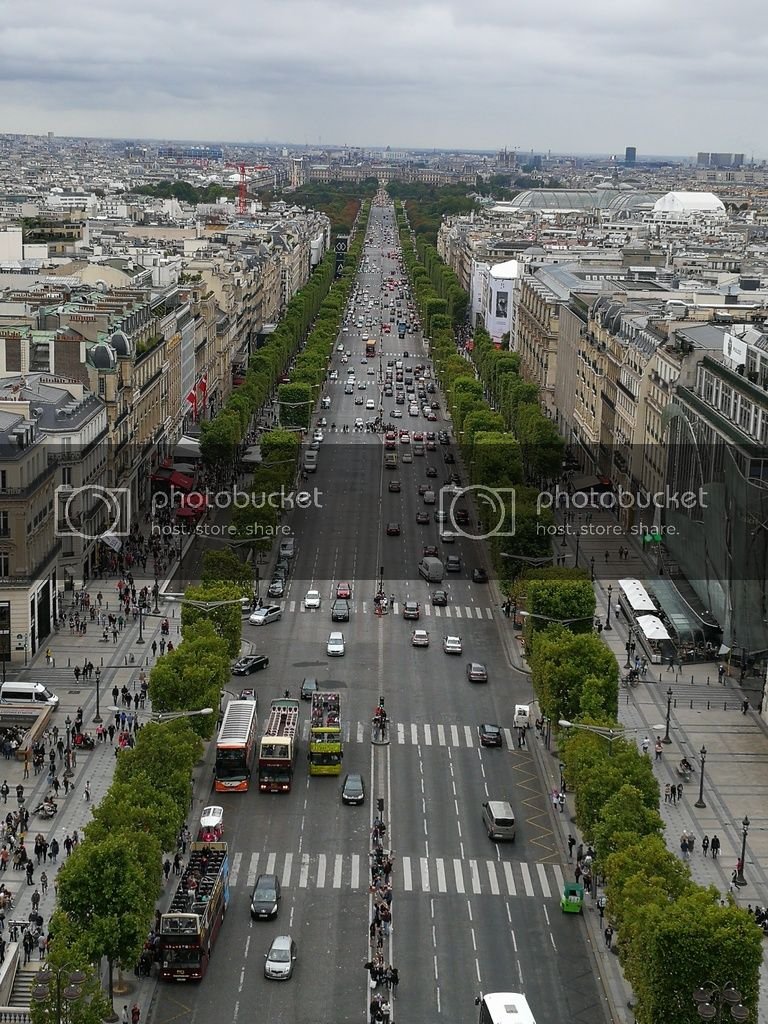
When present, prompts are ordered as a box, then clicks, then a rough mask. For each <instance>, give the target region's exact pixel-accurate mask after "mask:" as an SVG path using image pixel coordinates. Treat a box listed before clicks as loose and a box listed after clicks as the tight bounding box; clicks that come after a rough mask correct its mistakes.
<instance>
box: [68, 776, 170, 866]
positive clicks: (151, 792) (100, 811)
mask: <svg viewBox="0 0 768 1024" xmlns="http://www.w3.org/2000/svg"><path fill="white" fill-rule="evenodd" d="M183 824H184V813H183V810H182V809H181V808H179V806H178V805H177V804H176V803H175V802H174V801H173V799H172V798H171V797H170V796H169V795H168V794H167V793H159V792H158V791H157V790H156V789H155V787H154V786H153V785H152V784H151V783H150V781H149V779H148V778H147V776H146V775H144V776H143V777H141V778H138V779H134V780H133V782H132V784H131V785H130V786H128V785H126V784H125V783H124V782H113V783H112V785H111V786H110V787H109V789H108V790H107V793H106V795H105V796H104V797H103V799H102V800H101V801H100V802H99V803H98V804H95V805H94V807H93V821H91V822H89V823H88V825H87V826H86V829H85V835H86V839H87V840H88V841H89V842H90V841H91V840H93V841H94V842H99V841H101V840H102V839H105V838H106V837H107V836H108V835H110V834H113V833H117V832H120V831H123V832H127V833H129V834H133V835H141V834H143V833H147V832H148V833H149V834H150V835H153V836H154V837H155V838H156V839H157V841H158V843H159V844H160V849H161V850H172V849H173V848H174V845H175V843H176V836H177V835H178V834H179V829H180V828H181V826H182V825H183Z"/></svg>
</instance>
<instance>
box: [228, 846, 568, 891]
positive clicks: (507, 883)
mask: <svg viewBox="0 0 768 1024" xmlns="http://www.w3.org/2000/svg"><path fill="white" fill-rule="evenodd" d="M297 856H298V857H299V860H298V864H299V871H298V877H296V876H294V873H293V865H294V854H293V853H274V852H273V853H261V854H260V853H234V854H233V855H232V860H231V867H230V877H229V884H230V887H232V888H235V887H237V885H238V883H239V884H240V885H247V888H248V890H249V891H250V889H251V888H252V887H253V885H254V883H255V881H256V879H257V878H258V876H259V874H260V872H261V871H263V872H265V873H266V874H277V876H278V877H279V878H280V881H281V884H282V886H283V888H286V889H287V888H289V887H290V886H291V883H292V882H293V884H294V885H296V886H297V887H298V888H300V889H326V888H332V889H335V890H340V889H342V888H346V887H347V872H349V888H351V889H352V890H355V891H359V889H360V886H361V884H362V886H363V888H364V889H367V887H368V881H367V872H365V871H364V872H363V874H364V875H365V876H366V877H361V859H362V858H361V857H360V855H358V854H352V855H351V857H348V856H345V855H344V854H340V853H336V854H325V853H320V854H317V855H311V854H307V853H305V854H301V855H297ZM315 862H316V864H317V871H316V872H315V871H314V867H313V865H314V864H315ZM451 864H452V865H453V870H452V871H451ZM483 864H484V865H485V866H484V867H483V866H482V865H483ZM400 865H401V869H402V888H403V889H404V890H405V891H406V892H413V891H420V892H424V893H429V892H437V893H447V892H455V893H457V894H459V895H463V894H464V893H466V892H467V891H470V892H472V893H474V894H475V895H483V894H484V895H486V896H487V895H492V896H505V895H510V896H518V895H519V896H523V895H525V896H536V895H539V896H541V897H543V898H544V899H551V898H552V897H553V895H554V896H556V895H557V894H558V893H560V892H562V890H563V885H564V875H563V869H562V867H561V866H560V865H559V864H544V863H539V862H535V863H527V862H517V861H494V860H485V861H480V860H462V859H460V858H458V857H456V858H453V859H452V860H451V859H445V858H443V857H432V858H429V857H410V856H403V857H401V858H400ZM281 867H282V871H281ZM465 868H466V870H467V871H468V872H469V876H468V880H467V878H466V877H465V873H464V872H465ZM516 876H517V877H519V878H521V879H522V881H521V884H520V885H519V887H518V885H517V884H516V881H515V878H516Z"/></svg>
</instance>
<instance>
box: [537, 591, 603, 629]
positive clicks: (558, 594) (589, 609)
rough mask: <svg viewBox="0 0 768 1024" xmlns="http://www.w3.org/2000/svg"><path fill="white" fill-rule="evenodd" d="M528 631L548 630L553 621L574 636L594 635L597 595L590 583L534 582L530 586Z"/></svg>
mask: <svg viewBox="0 0 768 1024" xmlns="http://www.w3.org/2000/svg"><path fill="white" fill-rule="evenodd" d="M526 594H527V599H528V612H529V615H530V619H529V623H528V628H529V630H530V632H531V633H533V632H535V631H536V630H539V629H547V628H548V627H549V622H550V621H555V622H559V623H561V624H562V625H564V626H567V627H568V629H569V630H570V631H571V633H591V632H592V630H593V628H594V622H595V592H594V589H593V587H592V584H591V583H590V581H589V580H530V581H529V582H528V583H527V585H526Z"/></svg>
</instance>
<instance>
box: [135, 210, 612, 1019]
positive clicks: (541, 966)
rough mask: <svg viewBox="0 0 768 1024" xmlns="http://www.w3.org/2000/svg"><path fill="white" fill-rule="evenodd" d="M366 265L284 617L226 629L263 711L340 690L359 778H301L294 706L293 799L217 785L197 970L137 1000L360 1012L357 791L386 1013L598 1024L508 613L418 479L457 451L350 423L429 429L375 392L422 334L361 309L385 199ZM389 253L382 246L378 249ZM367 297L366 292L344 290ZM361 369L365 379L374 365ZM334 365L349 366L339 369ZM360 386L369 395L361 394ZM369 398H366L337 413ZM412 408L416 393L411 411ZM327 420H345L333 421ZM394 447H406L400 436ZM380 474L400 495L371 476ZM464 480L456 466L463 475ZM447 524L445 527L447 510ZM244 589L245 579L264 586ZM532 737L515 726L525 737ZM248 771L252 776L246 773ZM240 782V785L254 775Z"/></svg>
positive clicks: (442, 467) (415, 351)
mask: <svg viewBox="0 0 768 1024" xmlns="http://www.w3.org/2000/svg"><path fill="white" fill-rule="evenodd" d="M367 243H368V244H367V245H366V249H365V257H364V260H363V263H362V266H361V268H360V271H359V274H358V279H357V281H358V284H357V288H358V291H357V299H356V303H355V314H354V316H349V318H348V329H347V330H346V331H344V332H343V333H341V334H340V336H339V343H340V344H341V345H342V346H343V348H344V350H345V352H346V350H347V349H348V350H349V351H350V352H351V355H350V356H349V358H348V361H345V362H342V359H346V356H345V355H344V353H342V352H339V351H334V356H333V360H332V364H331V367H330V369H332V370H336V371H337V373H338V379H337V380H329V382H328V384H327V385H326V390H325V392H324V393H325V394H327V395H328V396H330V398H331V400H332V404H331V407H330V408H329V409H322V410H319V411H318V413H317V414H316V416H315V419H317V416H319V415H323V416H325V417H326V418H327V421H328V426H327V427H326V429H325V430H324V434H325V437H324V440H323V442H322V443H321V445H320V449H319V457H318V470H317V472H316V473H315V474H313V475H311V476H310V477H309V480H308V482H307V484H306V485H304V486H306V487H307V488H308V489H309V490H312V488H315V487H316V488H317V501H316V503H315V506H314V507H311V508H308V509H305V510H301V511H296V512H294V513H293V514H292V515H291V516H290V517H289V518H288V522H289V523H290V524H291V526H292V527H293V529H294V531H295V533H296V536H297V549H296V557H295V559H294V567H293V570H292V573H291V578H290V583H289V586H288V588H287V590H286V593H285V595H284V597H283V598H282V599H281V600H279V601H277V602H276V603H278V604H280V605H281V606H282V608H283V615H282V619H281V620H280V621H278V622H274V623H270V624H268V625H265V626H262V627H254V626H251V625H249V624H248V623H247V621H246V622H245V624H244V635H245V636H246V638H247V639H249V640H251V641H252V642H253V643H254V644H255V649H256V650H257V651H258V652H263V653H265V654H267V655H268V656H269V659H270V664H269V668H268V669H267V670H266V671H265V672H261V673H258V674H257V675H254V676H252V677H250V679H249V680H244V681H242V682H238V681H236V680H234V679H233V681H232V689H233V690H237V689H239V688H240V686H246V685H252V686H256V687H257V688H258V693H259V708H260V715H261V719H262V721H263V720H264V719H265V717H266V714H265V712H266V709H267V708H268V706H269V701H270V700H271V699H272V698H274V697H278V696H282V695H283V692H284V691H285V690H286V689H287V690H290V691H291V693H292V694H293V695H298V692H299V687H300V685H301V681H302V679H303V678H304V677H307V676H314V677H316V678H317V679H318V681H319V684H320V686H321V688H323V689H334V690H338V691H340V692H341V694H342V702H343V704H342V717H343V719H344V727H345V739H346V742H345V752H344V771H345V772H347V771H348V772H361V773H362V774H363V775H364V777H365V779H366V784H367V790H368V792H367V799H366V803H365V805H364V806H363V807H348V806H344V805H343V804H342V803H341V800H340V790H341V783H342V780H343V774H344V773H343V772H342V776H341V778H334V777H314V778H311V779H310V778H309V776H308V773H307V767H306V750H307V739H306V737H307V728H308V723H307V712H308V705H306V704H305V705H303V708H302V711H303V721H302V737H303V738H302V744H301V747H300V750H299V758H298V761H297V769H296V775H295V779H294V786H293V789H292V791H291V793H290V794H288V795H282V796H277V795H275V796H268V795H262V794H260V793H259V792H258V787H257V786H256V785H253V786H252V787H251V789H250V791H249V792H248V793H245V794H232V795H230V796H224V797H223V798H220V799H221V802H222V803H223V804H224V814H225V818H224V820H225V827H226V836H225V838H226V840H227V842H228V843H229V848H230V859H231V864H232V870H231V902H230V906H229V910H228V912H227V916H226V919H225V921H224V924H223V926H222V930H221V933H220V935H219V939H218V942H217V944H216V946H215V948H214V951H213V955H212V958H211V966H210V968H209V971H208V973H207V975H206V977H205V978H204V979H203V980H202V982H200V983H199V984H195V983H187V984H173V983H161V984H160V986H159V989H158V994H157V998H156V1001H155V1004H154V1011H153V1021H154V1022H155V1024H170V1022H171V1021H174V1022H178V1024H188V1022H189V1024H192V1022H198V1024H202V1022H209V1021H211V1022H212V1021H227V1022H230V1021H231V1022H233V1024H237V1022H238V1021H243V1022H245V1021H248V1022H251V1021H257V1022H262V1021H263V1022H269V1024H326V1022H327V1024H331V1022H333V1024H344V1022H356V1024H359V1022H360V1021H364V1020H367V1013H368V1003H369V1001H370V996H371V992H370V989H369V987H368V974H367V973H366V971H365V970H364V969H363V962H364V961H365V960H367V959H368V956H369V944H368V942H369V939H368V925H369V922H370V914H371V896H370V894H369V891H368V886H369V882H370V870H369V861H368V854H369V851H370V826H371V821H372V818H373V817H374V816H375V814H376V801H377V799H378V798H381V799H383V801H384V818H385V821H386V823H387V827H388V837H387V844H386V845H389V846H391V847H392V848H393V849H394V850H395V868H394V872H393V876H392V877H393V886H394V899H393V903H392V911H393V913H392V921H393V929H392V933H391V935H390V937H389V939H387V940H386V942H385V947H384V955H385V959H386V960H387V962H390V963H392V964H394V965H395V966H397V968H398V969H399V972H400V979H401V983H400V986H399V990H398V993H397V998H396V1000H395V1001H394V1004H393V1014H392V1018H393V1020H394V1021H395V1022H396V1024H427V1022H429V1024H436V1022H438V1021H445V1022H447V1024H464V1022H471V1021H474V1020H476V1019H477V1010H476V1008H475V1006H474V997H475V996H476V995H477V994H478V993H480V992H491V991H522V992H524V993H525V994H526V996H527V998H528V1001H529V1003H530V1005H531V1008H532V1010H533V1013H534V1015H535V1016H536V1019H537V1020H538V1021H539V1024H542V1022H544V1024H550V1022H558V1024H561V1022H562V1024H565V1022H569V1024H573V1022H579V1021H583V1022H584V1024H587V1022H589V1024H595V1022H596V1021H600V1020H601V1019H603V1010H602V999H601V992H600V987H599V982H598V980H597V978H596V976H595V969H594V960H593V957H592V955H591V953H590V951H589V948H588V946H587V940H586V931H585V927H584V923H583V921H582V919H581V918H580V917H578V916H575V915H570V914H567V915H566V914H562V913H561V911H560V907H559V897H560V892H561V889H562V883H563V880H564V878H567V877H568V876H569V868H568V866H567V864H566V863H564V858H563V850H562V847H561V844H560V843H559V842H558V841H557V840H556V837H555V833H554V822H553V818H552V814H553V810H552V807H551V800H550V797H549V794H548V793H547V792H546V790H545V789H544V787H543V785H542V782H541V780H540V778H539V776H538V774H537V771H536V767H535V760H534V757H533V755H532V753H530V752H529V751H528V750H525V749H523V750H518V749H516V746H515V740H514V728H513V713H514V705H515V702H516V701H519V702H525V703H527V702H528V701H529V700H530V699H531V694H530V684H529V682H528V681H527V679H526V678H525V677H524V676H522V675H520V674H518V673H516V671H515V670H514V669H513V668H512V667H511V666H510V664H509V662H508V660H507V658H506V655H505V653H504V647H503V645H502V643H501V641H500V631H502V630H505V629H509V620H507V619H505V618H504V617H503V616H502V615H501V612H500V608H499V607H498V604H495V603H494V599H493V596H492V595H493V593H494V590H495V588H493V587H492V586H491V585H489V584H487V583H474V582H472V569H473V568H474V567H476V566H485V567H486V568H487V565H486V561H485V559H486V555H485V552H484V549H483V545H482V544H481V543H479V542H476V541H473V540H470V539H467V538H459V539H458V540H457V541H456V542H454V543H451V544H450V545H444V544H442V543H441V541H440V537H439V529H440V527H439V525H438V523H437V522H436V521H435V516H434V511H435V509H436V508H437V507H438V506H431V507H429V508H427V507H426V506H425V505H424V504H423V498H422V496H420V494H419V491H418V488H419V485H420V484H423V483H426V482H427V477H426V468H427V466H429V465H433V466H435V468H436V469H437V476H436V478H433V479H431V480H430V483H436V484H437V486H438V487H439V486H441V485H442V484H444V482H445V479H446V476H447V475H448V474H449V473H450V472H453V471H456V472H457V473H458V474H459V475H460V476H461V477H464V475H465V474H464V470H463V468H462V467H461V466H460V465H456V466H451V467H450V468H449V467H448V466H447V464H446V462H445V461H444V459H445V454H446V452H447V451H452V452H453V451H455V446H454V445H453V444H452V445H451V446H450V447H447V446H444V445H440V444H438V445H436V449H435V450H434V451H427V452H426V453H425V455H423V456H414V457H413V458H412V461H410V462H408V461H405V462H403V461H402V455H403V454H404V452H405V449H406V448H407V447H408V446H406V445H402V444H400V445H399V446H398V456H399V457H400V461H399V464H398V467H397V469H396V470H391V469H385V468H384V447H383V443H382V435H381V434H378V433H369V432H366V431H359V430H358V431H354V430H353V429H352V426H353V424H354V421H355V419H356V418H357V417H361V418H362V419H363V420H364V421H365V420H367V419H368V418H371V417H373V416H375V415H378V412H379V409H380V408H381V409H382V411H383V418H384V421H385V422H388V421H390V419H391V413H392V410H394V409H395V408H398V409H401V410H403V413H404V415H403V418H402V419H398V420H397V421H395V422H396V425H397V427H398V428H402V429H409V430H411V431H413V430H421V431H426V430H427V429H434V430H440V429H446V430H448V431H450V422H449V421H446V419H445V417H444V399H443V397H442V396H440V395H439V394H437V395H432V394H430V395H429V396H428V397H429V398H430V400H431V399H433V398H436V399H437V400H438V401H439V402H440V405H441V408H440V410H439V411H438V412H437V422H427V420H426V419H425V417H424V415H423V414H422V413H421V410H420V413H419V415H418V416H417V417H410V416H409V415H408V406H407V405H405V406H397V407H396V405H395V399H394V398H385V397H384V396H383V387H382V385H383V381H384V374H385V372H386V368H387V363H388V362H389V361H390V360H397V359H403V358H404V357H403V353H404V351H405V350H408V352H409V356H408V358H407V359H405V362H406V363H408V364H410V366H411V367H414V366H416V365H417V364H423V365H424V366H425V367H429V359H428V355H427V351H426V348H425V343H424V341H423V338H422V336H421V334H420V333H418V332H416V333H413V334H408V335H406V337H405V338H404V339H403V340H398V336H397V329H396V323H397V320H399V319H401V317H400V316H399V315H398V316H396V320H395V323H393V324H392V332H391V333H389V334H386V333H385V334H382V333H381V331H380V329H379V325H380V323H381V321H384V322H389V309H388V308H383V307H382V306H381V305H374V306H373V307H370V306H369V303H370V302H371V301H375V302H378V303H381V302H382V301H386V302H388V303H394V302H395V301H396V298H397V292H398V291H399V290H403V291H404V299H403V301H402V308H403V310H407V308H408V302H409V297H408V296H409V293H408V291H407V289H400V288H396V289H395V290H394V291H390V290H389V288H388V287H387V291H386V294H385V295H382V281H383V279H388V278H389V275H390V274H391V273H392V272H394V274H395V277H396V279H398V280H400V279H402V278H404V276H405V275H404V271H403V270H402V268H401V266H400V264H399V261H398V258H397V255H396V250H397V249H398V243H397V236H396V230H395V222H394V210H393V208H392V207H391V206H388V205H374V206H373V208H372V213H371V218H370V222H369V225H368V236H367ZM390 253H391V254H393V256H392V257H390V256H389V255H388V254H390ZM365 289H367V290H368V292H369V295H368V296H365V297H363V291H364V290H365ZM359 315H361V316H362V318H363V321H365V319H366V317H367V316H369V315H370V316H371V319H372V321H373V327H372V328H371V329H369V333H370V334H371V336H372V337H376V338H379V337H380V338H381V343H380V345H379V351H378V352H377V357H376V358H375V359H374V360H371V361H370V362H368V363H363V362H361V359H362V357H363V355H364V343H363V341H362V339H361V334H362V331H363V330H365V329H366V328H365V327H364V328H363V329H358V327H357V326H356V324H357V321H358V316H359ZM350 368H354V370H355V379H356V384H355V390H354V394H345V389H344V381H345V379H346V378H347V376H348V374H347V371H348V369H350ZM371 371H372V372H371ZM349 376H351V375H349ZM361 381H365V383H366V388H365V390H362V389H361V388H359V387H358V384H359V382H361ZM359 395H362V397H363V399H364V400H366V401H367V400H368V399H369V398H372V399H373V400H374V403H375V412H372V411H371V410H370V409H366V407H365V405H362V406H361V405H359V404H358V405H356V404H355V398H356V397H357V396H359ZM419 405H420V406H421V403H419ZM331 423H335V425H336V427H337V428H340V427H341V426H342V425H344V424H348V425H349V427H350V431H349V433H341V432H340V431H339V430H337V431H335V432H333V431H331V429H330V425H331ZM410 447H411V448H412V447H413V446H412V445H411V446H410ZM392 479H397V480H399V481H400V484H401V488H400V491H399V492H393V491H390V490H389V482H390V481H391V480H392ZM464 482H465V480H464V479H462V483H464ZM425 509H426V510H427V511H429V513H430V517H429V522H428V523H427V524H424V525H420V524H417V521H416V513H417V512H418V511H422V510H425ZM393 522H398V523H399V524H400V528H401V532H400V535H399V536H387V534H386V526H387V524H388V523H393ZM446 525H449V524H446ZM425 544H434V545H437V546H438V549H439V552H440V557H441V558H443V559H444V558H445V556H446V555H448V554H456V555H459V556H460V558H461V562H462V566H461V571H460V572H458V573H450V574H448V575H447V576H446V579H445V582H444V584H442V586H444V587H445V589H446V590H447V591H448V593H449V603H448V605H447V607H438V608H436V607H432V605H431V603H430V593H431V590H433V589H435V587H434V586H432V587H430V585H428V584H427V583H426V582H425V581H424V580H422V579H421V578H420V577H419V574H418V571H417V566H418V563H419V560H420V558H421V556H422V549H423V547H424V545H425ZM382 570H383V586H384V590H385V591H386V593H387V595H388V596H389V595H394V598H395V604H394V607H393V608H392V609H390V612H389V613H388V614H386V615H382V616H377V615H375V614H374V610H375V609H374V603H373V598H374V595H375V593H376V591H377V589H378V579H379V574H380V572H381V571H382ZM339 582H349V583H350V584H351V586H352V600H351V602H350V607H351V618H350V621H349V622H346V623H341V624H335V623H332V622H331V604H332V598H333V597H334V596H335V593H336V587H337V584H338V583H339ZM264 586H265V585H264V584H262V588H264ZM310 588H316V589H318V590H320V592H321V594H322V604H321V607H320V609H319V610H313V611H307V610H305V609H304V606H303V598H304V596H305V594H306V591H307V590H308V589H310ZM405 600H416V601H419V602H420V603H421V619H420V621H419V622H409V621H405V620H404V619H403V617H402V604H403V602H404V601H405ZM414 627H419V628H423V629H426V630H428V632H429V634H430V645H429V647H428V648H415V647H412V646H411V632H412V629H413V628H414ZM332 629H334V630H335V629H339V630H341V631H343V633H344V637H345V641H346V653H345V655H344V656H343V657H338V658H331V657H328V656H327V654H326V642H327V639H328V634H329V632H330V631H331V630H332ZM446 634H450V635H456V636H460V637H461V639H462V643H463V654H462V655H461V656H459V657H456V656H450V655H447V654H445V653H443V646H442V638H443V636H444V635H446ZM469 660H476V661H480V662H482V663H483V664H485V666H486V667H487V670H488V677H489V678H488V683H487V684H482V683H470V682H469V681H468V680H467V675H466V664H467V662H468V661H469ZM380 696H383V697H384V699H385V704H386V709H387V712H388V714H389V716H390V721H391V723H392V726H391V742H390V744H389V745H387V746H378V745H372V744H371V715H372V713H373V710H374V708H375V706H376V705H377V703H378V700H379V697H380ZM482 722H491V723H497V724H498V725H500V726H501V727H502V730H503V737H504V743H503V746H502V747H501V748H482V747H481V746H480V744H479V740H478V731H477V726H478V724H479V723H482ZM534 742H536V741H535V740H534V738H533V730H531V732H530V733H529V744H533V743H534ZM254 776H255V771H254ZM254 783H255V778H254ZM488 799H504V800H509V801H510V803H511V804H512V807H513V808H514V810H515V813H516V815H517V823H518V824H517V839H516V841H515V842H514V843H508V844H495V843H493V842H491V841H490V840H489V839H488V836H487V834H486V832H485V829H484V827H483V823H482V821H481V805H482V803H483V801H485V800H488ZM264 871H267V872H272V871H274V872H276V873H277V874H278V875H279V876H280V877H281V878H282V883H283V887H284V888H283V899H282V905H281V907H280V912H279V916H278V917H277V919H276V920H273V921H270V922H261V921H258V922H252V921H251V918H250V914H249V896H250V892H251V889H252V887H253V883H254V882H255V879H256V877H257V875H258V874H259V873H261V872H264ZM285 933H290V934H291V935H292V936H293V938H294V939H295V941H296V943H297V946H298V959H297V962H296V969H295V973H294V976H293V978H292V979H291V980H289V981H287V982H274V981H267V980H266V979H265V978H264V970H263V966H264V954H265V952H266V951H267V949H268V948H269V945H270V942H271V941H272V939H273V937H274V936H276V935H280V934H285Z"/></svg>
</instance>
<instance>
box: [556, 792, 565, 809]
mask: <svg viewBox="0 0 768 1024" xmlns="http://www.w3.org/2000/svg"><path fill="white" fill-rule="evenodd" d="M557 806H558V807H559V808H560V813H561V814H562V813H563V812H564V811H565V793H563V792H562V790H561V791H560V792H559V793H558V794H557Z"/></svg>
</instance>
